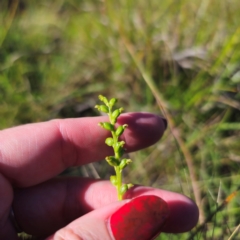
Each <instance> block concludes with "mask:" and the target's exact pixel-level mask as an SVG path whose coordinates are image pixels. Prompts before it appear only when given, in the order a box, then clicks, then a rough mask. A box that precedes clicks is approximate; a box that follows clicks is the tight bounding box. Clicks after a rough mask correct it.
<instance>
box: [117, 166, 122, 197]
mask: <svg viewBox="0 0 240 240" xmlns="http://www.w3.org/2000/svg"><path fill="white" fill-rule="evenodd" d="M115 172H116V176H117V194H118V200H122V198H123V196H122V194H121V191H120V190H121V186H122V174H121V170H120V167H115Z"/></svg>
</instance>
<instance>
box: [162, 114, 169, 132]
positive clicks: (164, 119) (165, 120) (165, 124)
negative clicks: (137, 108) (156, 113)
mask: <svg viewBox="0 0 240 240" xmlns="http://www.w3.org/2000/svg"><path fill="white" fill-rule="evenodd" d="M161 119H162V120H163V123H164V127H165V130H166V129H167V126H168V122H167V119H166V118H164V117H161Z"/></svg>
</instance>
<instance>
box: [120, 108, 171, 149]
mask: <svg viewBox="0 0 240 240" xmlns="http://www.w3.org/2000/svg"><path fill="white" fill-rule="evenodd" d="M118 123H119V124H125V123H127V124H128V128H127V129H126V130H125V132H124V136H127V138H125V140H126V146H127V150H128V151H136V150H138V149H142V148H146V147H149V146H151V145H152V144H154V143H156V142H157V141H158V140H159V139H160V138H161V137H162V135H163V133H164V131H165V129H166V127H167V121H166V119H165V118H163V117H161V116H158V115H156V114H152V113H147V112H134V113H133V112H132V113H125V114H122V115H121V116H120V117H119V119H118ZM136 146H137V148H136Z"/></svg>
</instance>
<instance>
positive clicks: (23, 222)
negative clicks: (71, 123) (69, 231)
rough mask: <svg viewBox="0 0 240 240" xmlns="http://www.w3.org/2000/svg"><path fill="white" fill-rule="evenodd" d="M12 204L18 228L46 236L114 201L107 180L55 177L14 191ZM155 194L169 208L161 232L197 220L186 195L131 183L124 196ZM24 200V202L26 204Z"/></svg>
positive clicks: (185, 228)
mask: <svg viewBox="0 0 240 240" xmlns="http://www.w3.org/2000/svg"><path fill="white" fill-rule="evenodd" d="M14 195H15V198H14V202H13V207H14V211H15V216H16V220H17V222H18V224H19V225H20V227H21V228H22V229H23V230H24V231H26V232H28V233H30V234H33V235H39V234H45V235H50V234H51V233H53V232H54V231H56V230H57V229H59V228H62V227H63V226H65V225H67V224H68V223H70V222H71V221H73V220H74V219H76V218H78V217H79V216H82V215H84V214H86V213H89V212H91V211H92V210H95V209H99V208H102V207H103V206H105V205H108V204H110V203H112V202H115V201H117V194H116V189H115V187H113V186H112V184H111V183H110V182H109V181H103V180H93V179H81V178H58V179H54V180H51V181H48V182H45V183H43V184H39V185H38V186H35V187H31V188H26V189H19V190H17V191H15V194H14ZM142 195H155V196H158V197H161V198H162V199H163V200H164V201H166V202H167V204H168V208H169V211H170V215H169V218H168V220H167V222H166V225H165V227H164V229H163V230H164V231H165V232H172V233H180V232H185V231H189V230H190V229H191V228H192V227H194V226H195V224H196V223H197V221H198V208H197V206H196V205H195V203H193V202H192V201H191V200H190V199H189V198H187V197H185V196H183V195H181V194H178V193H173V192H169V191H164V190H160V189H154V188H150V187H143V186H135V187H133V188H131V189H130V190H129V191H128V193H127V195H126V196H125V197H126V198H135V197H138V196H142ZM26 203H27V204H26Z"/></svg>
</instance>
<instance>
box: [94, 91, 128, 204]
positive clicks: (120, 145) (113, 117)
mask: <svg viewBox="0 0 240 240" xmlns="http://www.w3.org/2000/svg"><path fill="white" fill-rule="evenodd" d="M99 99H100V101H102V102H103V103H104V104H105V105H96V106H95V108H97V109H98V111H100V112H104V113H107V114H108V116H109V121H110V122H100V123H99V126H101V127H102V128H104V129H106V130H108V131H110V132H111V134H112V137H108V138H106V140H105V143H106V144H107V145H108V146H109V147H112V148H113V150H114V156H107V157H106V161H107V162H108V164H109V165H111V166H112V167H114V169H115V172H116V175H114V176H111V177H110V181H111V183H112V184H113V185H114V186H115V187H116V189H117V195H118V200H122V199H123V195H124V194H125V193H126V191H127V190H128V189H129V188H131V187H132V186H133V184H131V183H129V184H124V183H122V170H123V169H124V168H125V167H126V166H127V165H128V164H129V163H131V162H132V160H131V159H127V158H122V156H123V154H124V144H125V142H124V141H119V137H120V136H121V135H122V134H123V132H124V130H125V129H126V127H127V124H124V125H119V126H115V124H116V122H117V119H118V117H119V116H120V114H121V113H122V111H123V108H118V109H115V110H114V108H113V107H114V105H115V103H116V102H117V99H116V98H112V99H110V100H108V99H107V98H106V97H104V96H102V95H99Z"/></svg>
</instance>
